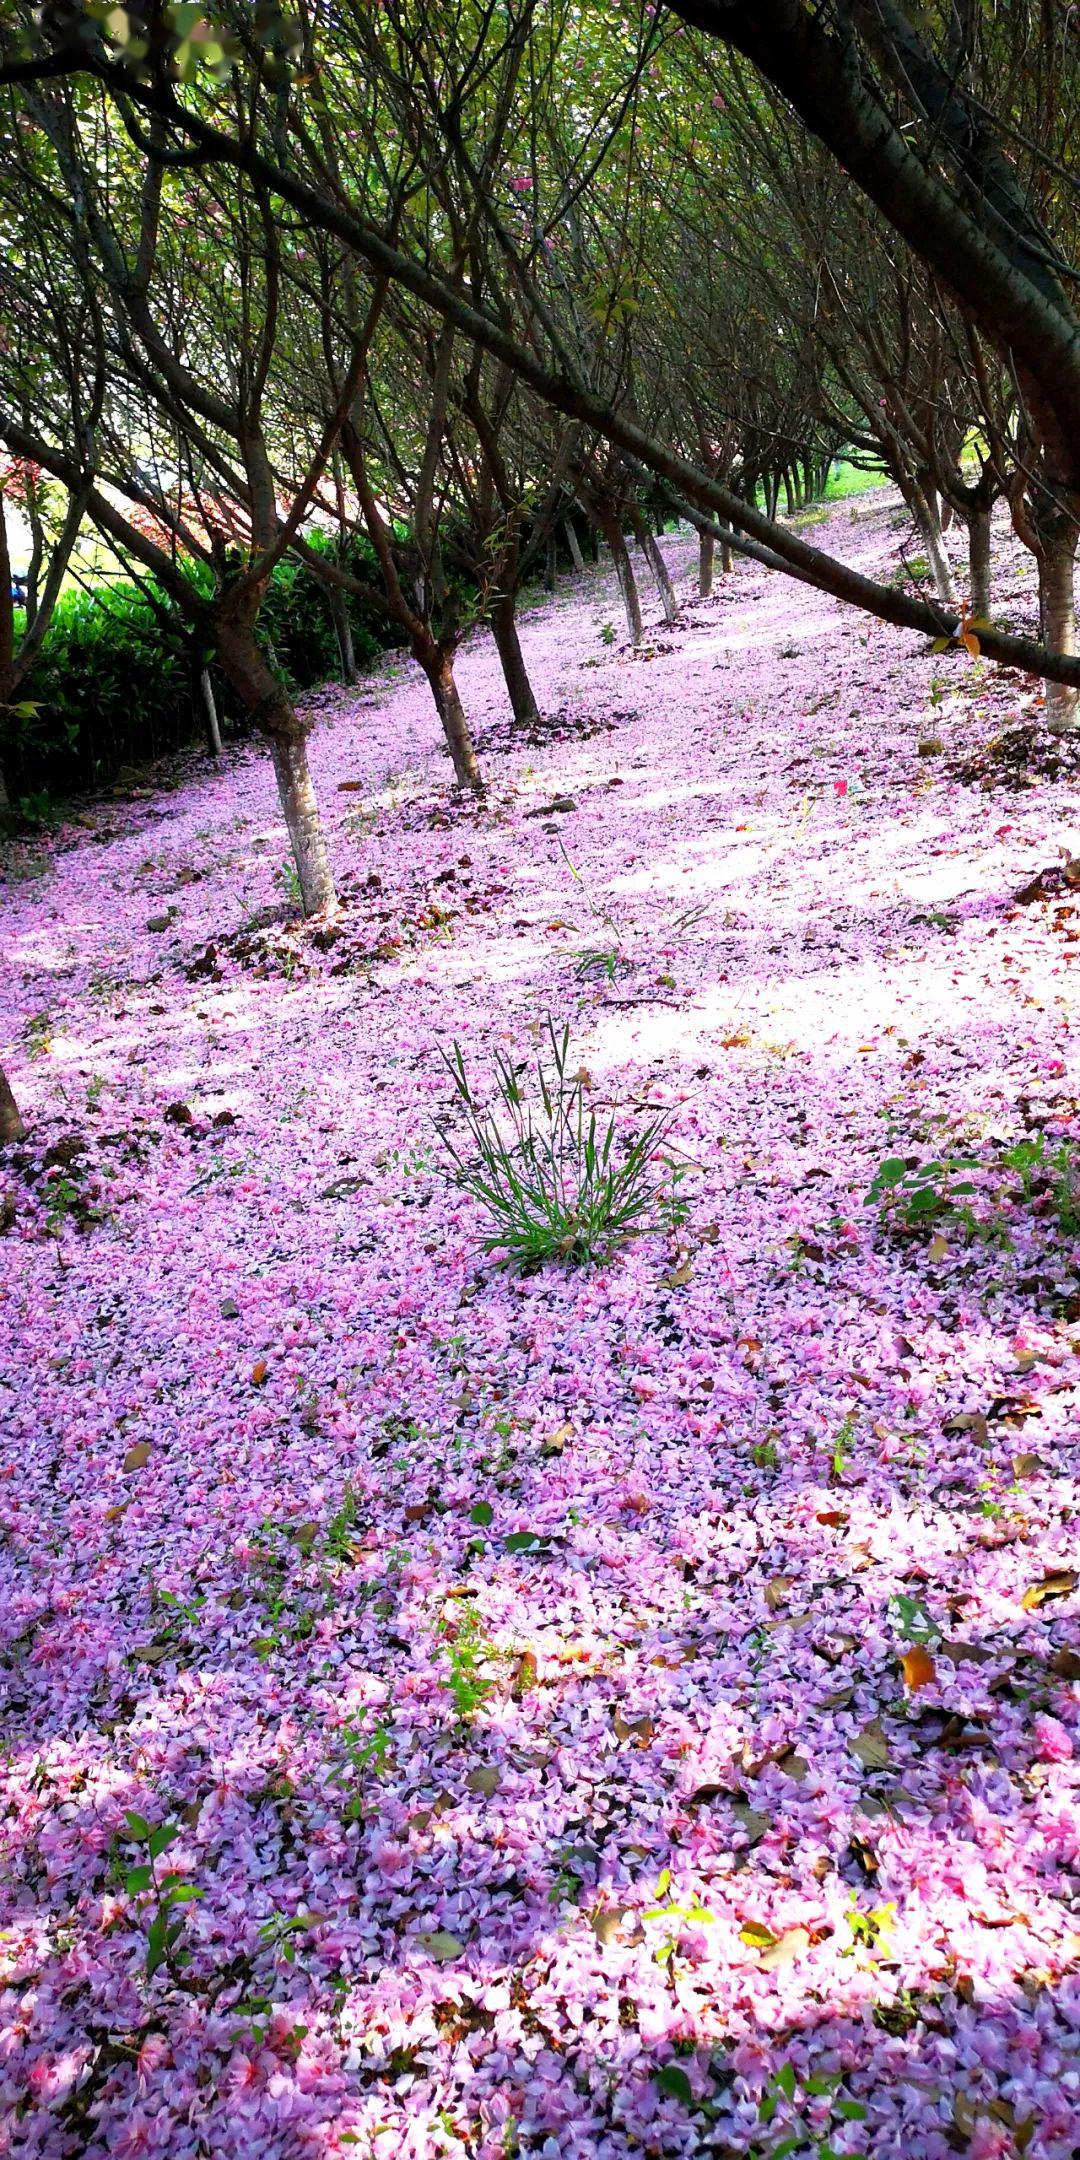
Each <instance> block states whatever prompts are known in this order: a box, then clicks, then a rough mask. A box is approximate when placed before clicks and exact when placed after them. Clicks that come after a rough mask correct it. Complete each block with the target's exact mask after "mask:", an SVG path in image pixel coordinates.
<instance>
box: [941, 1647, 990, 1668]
mask: <svg viewBox="0 0 1080 2160" xmlns="http://www.w3.org/2000/svg"><path fill="white" fill-rule="evenodd" d="M941 1648H942V1651H943V1653H944V1655H945V1656H946V1657H947V1658H951V1659H952V1662H953V1664H954V1665H989V1664H991V1663H992V1661H993V1659H994V1657H995V1656H996V1655H997V1653H996V1651H993V1650H988V1649H987V1648H986V1646H985V1644H984V1643H971V1642H943V1643H942V1645H941Z"/></svg>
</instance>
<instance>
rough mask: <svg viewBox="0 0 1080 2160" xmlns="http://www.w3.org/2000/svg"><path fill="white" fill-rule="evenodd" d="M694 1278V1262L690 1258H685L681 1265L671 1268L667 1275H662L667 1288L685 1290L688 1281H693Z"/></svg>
mask: <svg viewBox="0 0 1080 2160" xmlns="http://www.w3.org/2000/svg"><path fill="white" fill-rule="evenodd" d="M693 1279H694V1263H693V1261H692V1260H690V1259H686V1260H684V1261H683V1262H682V1265H681V1266H680V1267H676V1268H671V1269H670V1270H669V1271H668V1273H667V1274H666V1275H661V1277H660V1281H661V1284H662V1286H663V1288H664V1289H665V1290H685V1288H686V1285H687V1283H688V1282H693Z"/></svg>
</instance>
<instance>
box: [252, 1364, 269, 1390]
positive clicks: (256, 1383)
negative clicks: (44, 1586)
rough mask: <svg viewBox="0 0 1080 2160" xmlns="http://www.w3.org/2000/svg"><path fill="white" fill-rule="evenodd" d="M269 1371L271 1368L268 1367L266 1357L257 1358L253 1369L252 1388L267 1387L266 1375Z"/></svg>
mask: <svg viewBox="0 0 1080 2160" xmlns="http://www.w3.org/2000/svg"><path fill="white" fill-rule="evenodd" d="M269 1369H270V1368H269V1366H268V1365H267V1362H266V1359H265V1358H264V1357H261V1358H256V1360H255V1363H254V1365H253V1366H252V1368H251V1385H252V1387H264V1386H265V1385H266V1375H267V1373H268V1371H269Z"/></svg>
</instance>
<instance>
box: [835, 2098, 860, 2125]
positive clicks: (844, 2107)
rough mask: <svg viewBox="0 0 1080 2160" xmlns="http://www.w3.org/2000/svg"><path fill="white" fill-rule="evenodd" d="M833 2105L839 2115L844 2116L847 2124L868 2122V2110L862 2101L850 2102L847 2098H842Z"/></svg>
mask: <svg viewBox="0 0 1080 2160" xmlns="http://www.w3.org/2000/svg"><path fill="white" fill-rule="evenodd" d="M833 2104H834V2106H835V2108H836V2112H837V2114H838V2115H842V2116H843V2118H844V2121H845V2122H865V2121H866V2116H867V2110H866V2109H865V2108H864V2106H863V2104H862V2101H861V2100H848V2099H847V2098H846V2097H844V2096H841V2098H840V2099H839V2100H837V2101H835V2102H834V2103H833Z"/></svg>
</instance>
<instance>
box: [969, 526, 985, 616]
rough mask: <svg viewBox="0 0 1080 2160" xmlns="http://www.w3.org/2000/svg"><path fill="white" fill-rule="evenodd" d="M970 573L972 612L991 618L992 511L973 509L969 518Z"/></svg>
mask: <svg viewBox="0 0 1080 2160" xmlns="http://www.w3.org/2000/svg"><path fill="white" fill-rule="evenodd" d="M968 575H969V581H970V584H971V612H972V614H973V615H978V616H980V617H981V618H983V620H985V621H987V622H988V621H989V619H990V512H989V510H973V511H972V513H971V516H970V517H969V519H968Z"/></svg>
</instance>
